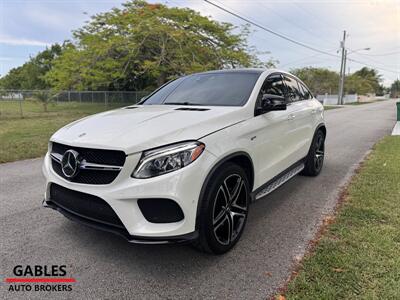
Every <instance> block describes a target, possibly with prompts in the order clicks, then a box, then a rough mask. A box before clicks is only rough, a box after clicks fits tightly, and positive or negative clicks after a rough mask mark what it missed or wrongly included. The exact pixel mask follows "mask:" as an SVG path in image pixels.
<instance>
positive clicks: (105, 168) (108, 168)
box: [79, 160, 122, 171]
mask: <svg viewBox="0 0 400 300" xmlns="http://www.w3.org/2000/svg"><path fill="white" fill-rule="evenodd" d="M79 169H84V170H97V171H99V170H102V171H121V170H122V167H120V166H112V165H103V164H95V163H90V162H87V161H86V160H82V161H81V164H80V166H79Z"/></svg>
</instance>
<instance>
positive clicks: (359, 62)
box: [347, 58, 400, 74]
mask: <svg viewBox="0 0 400 300" xmlns="http://www.w3.org/2000/svg"><path fill="white" fill-rule="evenodd" d="M347 60H349V61H352V62H355V63H357V64H360V65H364V66H367V67H370V68H373V69H377V70H381V71H386V72H390V73H394V74H399V73H400V71H395V70H389V69H386V68H382V67H376V66H374V65H371V64H368V63H365V62H362V61H359V60H355V59H353V58H347Z"/></svg>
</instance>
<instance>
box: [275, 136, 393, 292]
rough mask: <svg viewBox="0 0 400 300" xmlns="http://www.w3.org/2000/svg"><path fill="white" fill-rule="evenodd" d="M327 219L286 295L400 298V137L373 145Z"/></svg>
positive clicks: (389, 138)
mask: <svg viewBox="0 0 400 300" xmlns="http://www.w3.org/2000/svg"><path fill="white" fill-rule="evenodd" d="M329 223H330V224H329V225H328V226H327V228H326V229H325V231H324V233H323V234H322V236H321V238H320V239H319V240H318V242H317V245H316V246H315V249H314V250H313V251H312V253H311V254H309V255H307V256H306V257H305V259H304V261H303V263H302V266H301V269H300V270H299V271H298V274H297V276H296V277H295V278H294V279H293V280H292V281H291V282H290V283H289V285H288V288H287V291H286V292H285V297H286V299H355V298H357V299H400V254H399V249H400V137H396V136H389V137H386V138H384V139H383V140H382V141H381V142H379V143H378V144H377V145H376V146H375V147H374V151H373V152H372V153H371V155H370V156H369V158H368V159H367V161H366V162H365V163H364V164H363V166H362V167H361V169H360V171H359V172H358V173H357V174H356V175H355V176H354V178H353V179H352V182H351V184H350V185H349V187H348V189H347V192H346V195H345V198H344V202H343V203H342V204H341V205H340V207H339V209H338V213H337V216H336V218H335V219H334V220H331V222H329ZM278 298H279V297H278ZM280 298H284V297H282V296H280Z"/></svg>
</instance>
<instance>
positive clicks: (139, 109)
mask: <svg viewBox="0 0 400 300" xmlns="http://www.w3.org/2000/svg"><path fill="white" fill-rule="evenodd" d="M242 109H243V107H226V106H225V107H218V106H217V107H216V106H212V107H205V106H201V107H200V106H197V107H195V106H175V105H174V106H172V105H136V106H128V107H125V108H121V109H117V110H112V111H108V112H104V113H100V114H96V115H93V116H89V117H86V118H83V119H81V120H78V121H75V122H73V123H71V124H69V125H67V126H65V127H63V128H61V129H60V130H59V131H57V132H56V133H55V134H54V135H53V136H52V138H51V141H55V142H59V143H63V144H67V145H73V146H77V147H88V148H99V149H117V150H123V151H125V153H126V154H131V153H135V152H139V151H143V150H146V149H151V148H155V147H158V146H163V145H167V144H171V143H175V142H181V141H185V140H196V139H200V138H201V137H203V136H205V135H208V134H210V133H212V132H215V131H218V130H220V129H222V128H224V127H228V126H230V125H233V124H235V123H238V122H240V121H242V120H243V119H244V117H243V115H244V114H243V110H242Z"/></svg>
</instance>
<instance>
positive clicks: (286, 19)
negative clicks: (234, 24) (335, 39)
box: [257, 2, 333, 45]
mask: <svg viewBox="0 0 400 300" xmlns="http://www.w3.org/2000/svg"><path fill="white" fill-rule="evenodd" d="M257 4H259V5H261V6H263V7H264V8H265V9H267V10H271V11H272V12H274V14H275V15H277V16H278V17H280V18H281V19H282V20H284V21H286V22H287V23H290V24H292V25H294V26H295V27H297V28H299V29H301V30H303V31H305V32H307V33H308V34H310V35H312V36H314V37H316V38H319V39H321V40H324V41H326V42H328V43H329V44H330V45H333V43H332V41H330V40H328V39H326V38H324V37H322V36H320V35H317V34H315V32H313V31H311V30H309V29H308V28H305V27H303V26H302V25H300V24H298V23H297V22H294V21H292V20H291V19H290V18H287V17H286V16H285V15H282V14H280V13H279V11H277V10H276V9H274V8H273V7H271V6H270V5H268V6H267V5H264V3H262V2H257Z"/></svg>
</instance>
